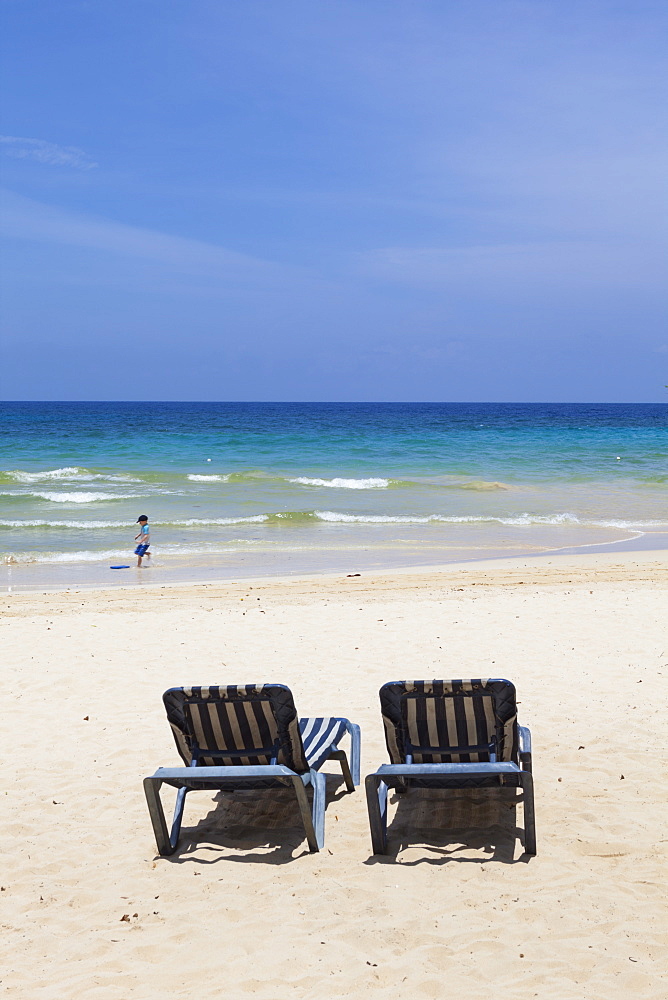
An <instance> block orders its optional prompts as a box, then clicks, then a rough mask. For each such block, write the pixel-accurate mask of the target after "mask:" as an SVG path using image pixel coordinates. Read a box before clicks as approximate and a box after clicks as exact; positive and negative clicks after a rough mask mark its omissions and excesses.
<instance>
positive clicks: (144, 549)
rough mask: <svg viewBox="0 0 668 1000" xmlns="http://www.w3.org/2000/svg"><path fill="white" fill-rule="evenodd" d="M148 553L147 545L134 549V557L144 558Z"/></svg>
mask: <svg viewBox="0 0 668 1000" xmlns="http://www.w3.org/2000/svg"><path fill="white" fill-rule="evenodd" d="M147 552H148V545H138V546H137V548H136V549H135V555H136V556H145V555H146V553H147Z"/></svg>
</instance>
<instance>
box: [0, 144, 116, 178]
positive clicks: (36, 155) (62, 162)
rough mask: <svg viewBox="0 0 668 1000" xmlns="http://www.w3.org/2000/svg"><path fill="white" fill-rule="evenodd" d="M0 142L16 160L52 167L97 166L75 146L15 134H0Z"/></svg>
mask: <svg viewBox="0 0 668 1000" xmlns="http://www.w3.org/2000/svg"><path fill="white" fill-rule="evenodd" d="M0 143H1V144H2V145H3V146H4V147H5V152H6V153H7V155H8V156H13V157H14V158H15V159H17V160H37V161H38V162H39V163H48V164H49V165H50V166H52V167H74V168H75V169H77V170H91V169H92V168H93V167H96V166H97V163H95V161H94V160H92V159H91V158H90V156H89V155H88V153H85V152H84V151H83V149H79V148H78V147H77V146H58V145H56V143H55V142H46V141H45V140H44V139H27V138H26V137H25V136H17V135H0Z"/></svg>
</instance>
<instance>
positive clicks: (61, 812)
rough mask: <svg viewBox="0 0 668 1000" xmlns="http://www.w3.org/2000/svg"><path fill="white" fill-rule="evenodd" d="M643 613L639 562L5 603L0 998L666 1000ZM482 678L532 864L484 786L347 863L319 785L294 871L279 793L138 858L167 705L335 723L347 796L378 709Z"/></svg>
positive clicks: (209, 814)
mask: <svg viewBox="0 0 668 1000" xmlns="http://www.w3.org/2000/svg"><path fill="white" fill-rule="evenodd" d="M667 591H668V571H667V569H666V562H665V556H664V554H663V553H658V552H644V553H638V552H635V553H626V554H619V553H616V554H614V555H610V554H608V555H579V556H560V557H545V558H537V559H532V560H522V561H514V562H510V561H498V562H493V563H470V564H467V565H466V566H464V567H453V566H450V567H446V568H444V569H443V570H441V571H436V570H431V569H429V570H421V571H404V572H396V571H394V572H388V573H384V574H363V575H362V576H361V577H355V578H348V577H346V576H345V575H338V576H326V577H318V578H311V579H302V580H294V579H290V580H263V581H255V582H252V581H243V582H237V583H223V584H208V585H199V586H195V585H190V586H178V587H156V588H152V587H143V588H141V589H140V590H139V589H131V588H130V589H126V590H118V589H116V590H114V591H90V590H86V591H81V592H80V593H76V592H69V593H47V594H41V593H32V594H9V595H3V596H2V598H1V601H0V603H1V606H2V618H1V621H0V628H1V629H2V633H1V634H2V637H3V640H4V641H3V644H2V648H3V660H4V677H5V685H4V691H5V708H4V712H3V723H2V726H1V727H0V728H1V738H2V747H3V750H2V753H3V761H4V781H3V785H4V787H3V792H4V795H3V807H2V815H1V820H0V822H1V843H2V850H3V855H4V858H3V861H2V875H1V877H0V878H1V883H2V889H1V891H0V912H1V922H2V937H1V939H0V953H1V960H0V966H1V968H2V970H3V971H2V973H1V974H0V978H1V981H2V986H3V988H4V990H5V993H6V995H7V996H8V997H12V998H18V997H21V998H26V1000H28V998H30V1000H34V998H35V997H39V998H43V1000H52V998H58V1000H60V998H63V1000H64V998H67V1000H73V998H79V997H82V998H83V997H85V998H86V1000H89V998H90V1000H129V998H132V1000H149V998H150V1000H152V998H165V997H167V998H177V997H178V998H184V1000H185V998H188V1000H191V998H192V1000H195V998H197V1000H199V998H202V1000H209V998H211V1000H213V998H216V1000H219V998H220V997H226V998H230V1000H236V998H242V997H257V998H259V1000H283V998H288V997H294V998H299V1000H302V998H304V1000H305V998H308V1000H316V998H318V1000H320V998H326V1000H338V998H349V997H350V998H353V997H373V998H378V1000H396V998H401V1000H404V998H406V1000H408V998H427V1000H437V998H438V1000H440V998H442V997H446V996H447V997H450V996H452V997H465V998H466V1000H489V998H490V997H496V998H502V1000H511V998H512V1000H524V998H531V997H539V998H541V1000H582V998H586V1000H611V998H617V997H620V998H621V997H625V998H626V997H638V998H640V997H642V998H643V1000H659V998H663V997H665V995H666V990H667V986H666V982H665V980H664V981H663V982H661V977H660V969H661V966H662V964H665V963H664V959H665V946H666V942H665V930H666V926H667V914H666V907H665V900H664V893H663V891H662V877H663V876H665V864H663V863H662V849H664V848H665V842H666V834H665V823H666V819H667V816H666V807H665V801H666V797H665V781H664V787H663V788H661V787H660V786H659V781H660V780H661V779H660V773H659V770H660V768H661V767H662V766H663V765H664V759H665V742H666V741H665V703H666V686H665V678H666V674H668V627H667V622H668V599H667V597H668V594H667ZM480 675H486V676H499V677H508V678H510V679H511V680H513V681H514V682H515V683H516V685H517V689H518V697H519V700H520V703H521V704H520V711H521V717H520V719H521V721H522V722H523V723H524V724H526V725H528V726H530V727H531V730H532V733H533V739H534V773H535V780H536V799H537V801H536V807H537V830H538V856H537V857H536V858H533V859H527V857H526V856H524V855H523V854H522V849H521V842H520V840H519V839H517V840H515V836H514V834H515V823H516V822H517V824H518V825H519V826H520V827H521V822H522V813H521V808H518V809H517V815H515V809H514V807H513V803H512V802H511V801H510V799H509V797H508V796H509V791H508V790H502V789H500V790H499V792H498V794H494V795H491V796H490V795H489V794H487V793H486V794H485V796H484V797H483V796H482V795H481V794H478V793H472V792H465V793H462V794H461V795H459V796H456V797H455V799H454V800H448V801H447V807H448V808H447V812H446V802H445V800H444V798H443V797H441V798H439V796H438V795H436V796H433V797H432V799H429V800H427V799H424V798H422V797H421V796H420V794H419V793H411V795H410V796H409V798H408V799H407V800H406V801H407V802H408V801H409V800H410V798H411V797H412V798H413V802H412V808H410V809H409V808H407V806H406V805H405V804H402V807H401V809H400V810H399V812H398V813H397V814H396V816H395V818H394V821H393V823H392V826H391V828H390V842H391V853H390V855H389V857H388V858H384V859H382V860H381V859H377V858H373V857H372V856H371V853H370V841H369V835H368V826H367V818H366V810H365V803H364V797H363V792H362V789H359V790H358V791H357V792H356V793H355V794H354V795H347V794H345V793H344V792H343V791H342V788H341V783H340V781H337V780H336V778H334V777H333V778H332V779H331V782H330V786H329V788H330V795H329V801H328V808H327V821H326V846H325V850H324V851H323V852H322V853H320V854H315V855H310V854H308V853H307V851H306V846H305V843H304V841H303V839H302V837H301V835H300V830H299V826H298V822H297V819H296V816H295V814H294V812H293V810H292V808H291V804H290V801H289V799H286V798H285V797H284V794H283V793H282V792H277V793H273V794H272V795H267V796H264V797H263V798H258V797H257V796H253V795H251V794H250V793H248V794H246V795H245V796H241V797H240V798H239V799H238V800H236V801H234V804H233V805H232V804H230V802H229V800H228V801H225V802H222V801H221V802H220V803H218V802H217V801H216V799H215V796H214V795H213V794H209V793H193V794H192V795H191V796H190V798H189V800H188V807H187V809H186V817H185V824H184V835H183V839H182V844H181V848H180V850H179V852H178V853H177V854H176V855H175V856H174V857H173V858H172V859H161V858H158V857H156V854H155V845H154V842H153V840H152V832H151V827H150V823H149V820H148V815H147V811H146V805H145V802H144V799H143V792H142V787H141V779H142V777H144V776H145V775H146V774H149V773H151V772H152V771H153V770H154V769H155V768H156V767H157V766H158V765H160V764H163V765H169V764H177V763H178V758H177V755H176V751H175V748H174V745H173V742H172V737H171V734H170V731H169V728H168V725H167V723H166V720H165V717H164V713H163V709H162V704H161V694H162V691H163V690H164V689H165V688H167V687H169V686H172V685H176V684H182V683H223V684H225V683H236V682H239V683H247V682H252V681H268V680H275V681H280V682H283V683H287V684H289V685H290V686H291V688H292V689H293V692H294V695H295V700H296V702H297V706H298V709H299V711H300V713H301V714H303V715H320V714H333V715H347V716H348V717H349V718H351V719H352V720H354V721H356V722H359V723H360V724H361V726H362V740H363V744H362V747H363V774H364V773H367V772H369V771H371V770H373V769H375V767H376V766H377V765H378V764H380V763H382V762H384V761H386V760H387V756H386V751H385V746H384V741H383V733H382V726H381V721H380V714H379V710H378V701H377V690H378V687H379V686H380V684H381V683H383V682H384V681H387V680H396V679H402V678H414V677H415V678H420V677H427V678H431V677H446V678H447V677H467V676H480ZM328 770H330V771H331V773H332V775H335V774H336V767H335V766H334V765H332V766H331V767H328ZM392 809H393V810H394V809H395V807H394V806H393V807H392ZM195 878H197V881H195Z"/></svg>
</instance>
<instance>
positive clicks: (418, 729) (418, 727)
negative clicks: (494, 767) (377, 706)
mask: <svg viewBox="0 0 668 1000" xmlns="http://www.w3.org/2000/svg"><path fill="white" fill-rule="evenodd" d="M380 700H381V712H382V715H383V722H384V724H385V739H386V742H387V749H388V752H389V754H390V760H391V762H392V763H393V764H402V763H404V762H405V760H406V754H407V753H412V755H413V763H415V764H439V763H445V764H449V763H476V762H480V761H488V760H489V753H488V752H487V751H486V750H482V749H481V750H478V751H472V750H468V751H467V750H466V748H467V747H468V748H471V747H475V746H478V747H480V746H487V745H488V744H489V743H491V742H492V740H495V741H496V754H497V760H499V761H515V762H517V709H516V702H515V688H514V686H513V685H512V684H511V683H510V681H506V680H497V679H495V680H488V679H487V678H476V679H472V680H453V681H436V680H434V681H401V682H393V683H390V684H384V685H383V687H382V688H381V689H380ZM414 747H423V748H425V747H429V748H430V749H431V748H434V750H438V752H422V753H420V752H418V751H416V750H413V749H412V748H414Z"/></svg>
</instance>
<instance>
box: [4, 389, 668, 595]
mask: <svg viewBox="0 0 668 1000" xmlns="http://www.w3.org/2000/svg"><path fill="white" fill-rule="evenodd" d="M0 416H1V420H0V468H1V469H2V471H0V552H1V553H2V573H3V576H2V583H3V585H4V587H5V589H7V588H11V589H23V588H36V587H45V588H48V587H85V586H93V585H95V586H99V585H114V584H120V583H123V584H128V583H136V582H138V581H139V582H151V583H156V582H162V583H168V582H176V581H179V580H212V579H224V578H227V579H231V578H243V577H251V576H270V575H291V574H304V573H310V572H323V571H336V572H339V571H340V572H345V573H353V572H362V571H366V570H371V569H380V568H391V567H397V566H412V565H415V566H417V565H436V564H443V563H448V562H455V561H457V562H458V561H462V560H471V559H483V558H495V557H500V556H511V555H528V554H540V553H546V552H552V551H564V550H565V551H571V550H577V549H582V550H586V549H587V548H588V549H589V550H596V549H599V548H603V547H605V548H609V549H610V550H612V549H613V548H614V547H615V546H617V547H618V548H619V547H628V546H634V547H643V546H645V547H653V548H663V547H667V546H668V507H667V505H666V485H667V483H668V404H628V405H627V404H614V405H613V404H610V405H608V404H530V403H521V404H511V403H109V402H100V403H36V402H32V403H18V402H11V403H2V404H0ZM140 514H146V515H148V517H149V520H150V524H151V532H152V550H153V563H152V565H151V566H150V567H148V568H142V569H141V570H137V568H136V566H135V565H134V564H135V563H136V558H135V557H134V556H133V554H132V553H133V549H134V546H135V543H134V541H133V538H134V535H135V534H136V530H137V529H136V525H135V522H136V520H137V517H138V516H139V515H140ZM117 564H121V565H125V564H128V565H129V567H130V568H129V569H125V570H111V569H110V566H111V565H117Z"/></svg>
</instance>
